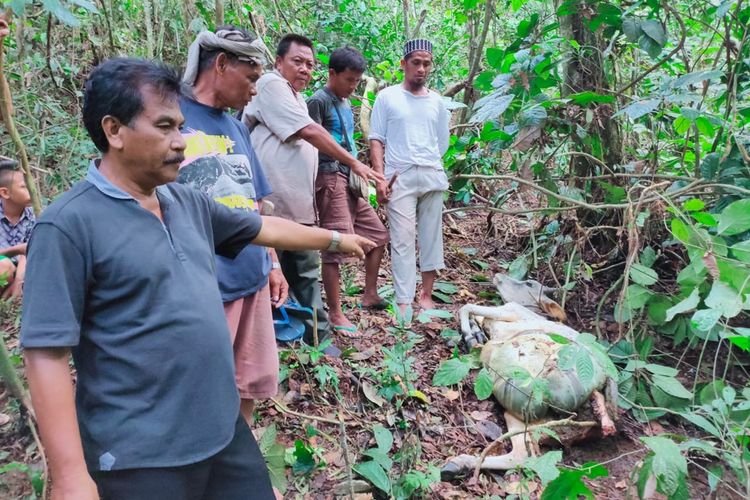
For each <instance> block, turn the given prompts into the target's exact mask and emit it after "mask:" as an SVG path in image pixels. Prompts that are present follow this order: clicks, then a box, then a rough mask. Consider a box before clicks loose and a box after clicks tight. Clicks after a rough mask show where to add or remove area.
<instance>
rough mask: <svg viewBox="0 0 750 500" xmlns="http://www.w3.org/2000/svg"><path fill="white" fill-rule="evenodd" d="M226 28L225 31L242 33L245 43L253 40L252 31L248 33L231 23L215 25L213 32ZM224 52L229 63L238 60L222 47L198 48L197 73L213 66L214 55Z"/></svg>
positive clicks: (254, 37)
mask: <svg viewBox="0 0 750 500" xmlns="http://www.w3.org/2000/svg"><path fill="white" fill-rule="evenodd" d="M222 30H226V31H239V32H240V33H241V34H242V37H243V38H242V41H243V42H247V43H252V42H254V41H255V39H256V38H258V37H256V36H255V35H253V34H252V33H250V32H249V31H248V30H246V29H244V28H239V27H237V26H235V25H233V24H223V25H221V26H217V27H216V31H215V32H214V33H217V32H219V31H222ZM222 53H223V54H225V55H226V56H227V59H229V62H230V63H231V64H235V63H236V62H237V61H238V58H237V56H236V55H234V54H233V53H231V52H229V51H227V50H224V49H210V50H207V49H200V53H199V54H200V55H199V56H198V74H199V75H200V74H201V73H203V72H204V71H206V70H207V69H208V68H210V67H211V66H213V64H214V61H216V57H217V56H218V55H219V54H222Z"/></svg>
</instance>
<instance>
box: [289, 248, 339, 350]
mask: <svg viewBox="0 0 750 500" xmlns="http://www.w3.org/2000/svg"><path fill="white" fill-rule="evenodd" d="M276 254H277V255H278V256H279V264H281V272H283V273H284V277H285V278H286V280H287V282H288V283H289V295H290V296H291V297H292V298H293V299H294V300H296V301H297V302H298V303H299V305H301V306H304V307H309V308H311V309H314V310H316V311H317V313H318V340H319V341H322V340H323V339H324V338H326V337H327V336H328V334H329V333H330V332H331V325H330V323H329V322H328V313H326V311H325V309H323V297H322V296H321V295H320V283H319V282H318V276H319V275H320V252H318V251H317V250H299V251H290V250H277V251H276ZM290 314H294V313H293V311H290ZM299 317H300V319H303V320H304V321H305V335H304V337H303V340H304V341H305V343H306V344H307V345H313V321H312V319H311V318H310V316H309V315H306V316H302V315H300V316H299Z"/></svg>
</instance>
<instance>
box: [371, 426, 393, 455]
mask: <svg viewBox="0 0 750 500" xmlns="http://www.w3.org/2000/svg"><path fill="white" fill-rule="evenodd" d="M372 433H373V434H374V435H375V442H376V443H378V448H379V449H380V450H382V451H384V452H386V453H388V452H389V451H391V447H392V446H393V434H391V431H389V430H388V429H386V428H385V427H383V426H382V425H376V426H375V427H373V428H372Z"/></svg>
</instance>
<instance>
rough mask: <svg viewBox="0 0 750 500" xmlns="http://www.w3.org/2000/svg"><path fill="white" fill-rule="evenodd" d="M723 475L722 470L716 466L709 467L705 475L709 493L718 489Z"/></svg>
mask: <svg viewBox="0 0 750 500" xmlns="http://www.w3.org/2000/svg"><path fill="white" fill-rule="evenodd" d="M723 473H724V469H722V468H721V467H719V466H718V465H714V466H712V467H709V468H708V470H707V471H706V474H707V475H708V487H709V488H710V489H711V493H713V492H714V491H716V488H718V487H719V483H720V482H721V476H722V475H723Z"/></svg>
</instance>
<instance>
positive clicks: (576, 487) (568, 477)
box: [541, 462, 609, 500]
mask: <svg viewBox="0 0 750 500" xmlns="http://www.w3.org/2000/svg"><path fill="white" fill-rule="evenodd" d="M608 474H609V472H608V471H607V469H605V468H604V467H603V466H601V465H599V464H596V463H593V462H589V463H586V464H583V465H582V466H581V467H579V468H577V469H567V468H564V469H561V470H559V475H558V476H557V478H556V479H554V480H552V481H550V482H549V483H548V484H547V487H546V488H545V489H544V491H543V492H542V496H541V500H578V499H579V498H580V496H584V497H585V498H587V499H588V500H593V499H594V494H593V493H592V492H591V489H589V487H588V485H587V484H586V483H584V482H583V478H584V477H586V478H588V479H596V478H598V477H606V476H607V475H608Z"/></svg>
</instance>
